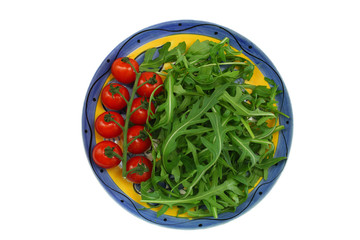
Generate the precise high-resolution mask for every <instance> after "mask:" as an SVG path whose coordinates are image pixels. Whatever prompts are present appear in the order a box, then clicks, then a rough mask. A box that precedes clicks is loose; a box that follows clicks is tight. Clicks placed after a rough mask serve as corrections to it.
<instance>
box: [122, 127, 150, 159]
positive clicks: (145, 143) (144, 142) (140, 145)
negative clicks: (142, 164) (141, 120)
mask: <svg viewBox="0 0 360 240" xmlns="http://www.w3.org/2000/svg"><path fill="white" fill-rule="evenodd" d="M142 130H144V126H140V125H135V126H132V127H131V128H129V129H128V134H127V142H128V143H129V142H130V141H131V140H133V138H135V137H137V136H138V135H140V131H142ZM150 146H151V141H150V139H149V137H148V135H147V134H146V133H145V134H143V133H141V135H140V137H139V138H137V139H136V140H134V141H133V142H132V143H131V144H130V145H129V147H128V151H129V152H131V153H134V154H139V153H143V152H145V151H146V150H147V149H148V148H149V147H150Z"/></svg>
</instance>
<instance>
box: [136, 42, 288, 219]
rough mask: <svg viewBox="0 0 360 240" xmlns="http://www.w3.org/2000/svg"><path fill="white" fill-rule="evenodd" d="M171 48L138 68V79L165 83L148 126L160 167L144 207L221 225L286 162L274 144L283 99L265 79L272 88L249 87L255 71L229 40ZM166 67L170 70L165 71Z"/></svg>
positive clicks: (146, 187)
mask: <svg viewBox="0 0 360 240" xmlns="http://www.w3.org/2000/svg"><path fill="white" fill-rule="evenodd" d="M170 46H171V43H170V42H168V43H166V44H164V45H163V46H162V47H161V48H159V49H157V48H152V49H149V50H147V51H146V53H145V56H144V62H143V63H142V64H141V65H140V71H152V72H158V73H159V72H160V71H161V73H162V74H165V75H166V78H165V81H164V88H165V91H164V93H163V94H162V95H159V96H157V98H156V104H157V106H158V107H157V111H156V114H154V115H153V117H152V118H153V120H152V121H150V122H148V123H147V128H148V130H149V131H150V132H151V138H152V143H153V147H152V155H153V159H154V162H155V163H154V167H153V170H152V177H151V178H150V179H149V180H148V181H146V182H143V183H142V184H141V197H142V200H141V201H143V202H147V203H152V204H153V205H154V204H155V205H159V204H160V205H162V208H161V210H160V211H158V216H160V215H162V214H163V213H165V211H166V210H167V209H168V208H172V207H174V206H177V207H178V208H179V211H178V214H181V213H185V212H187V213H188V214H189V215H190V216H192V217H205V216H213V217H215V218H217V217H218V214H220V213H223V212H228V211H235V209H236V207H237V206H239V205H240V204H241V203H243V202H244V201H245V200H246V199H247V196H248V190H249V189H251V188H252V187H254V186H255V184H256V182H257V181H258V180H259V178H261V177H263V178H265V179H266V178H267V175H268V169H269V168H270V167H271V166H272V165H274V164H276V163H277V162H279V161H281V160H283V159H284V157H281V158H274V157H273V155H274V144H273V142H272V137H273V133H275V132H277V131H280V130H281V129H283V128H284V127H283V126H277V125H276V124H273V125H269V121H272V122H274V123H276V122H277V119H278V116H279V114H282V113H281V112H279V111H278V109H277V107H276V103H277V101H276V100H275V97H276V95H277V94H278V93H280V91H278V89H277V86H276V84H275V83H274V82H273V81H272V80H270V79H267V78H265V80H266V81H267V82H268V83H269V84H270V85H272V87H271V88H268V87H266V86H255V85H250V84H246V81H247V80H250V78H251V77H252V75H253V70H254V65H253V64H252V63H251V62H250V61H248V60H247V59H244V58H242V57H241V56H239V55H240V54H241V52H238V51H236V50H234V49H232V48H231V47H230V45H229V39H228V38H225V39H223V40H222V41H221V42H219V43H215V42H212V41H203V42H200V41H199V40H197V41H196V42H195V43H194V44H192V45H191V46H190V47H189V48H188V49H187V48H186V44H185V42H182V43H180V44H178V45H177V46H176V47H174V48H172V49H171V50H169V48H170ZM186 49H187V50H186ZM155 54H158V56H157V57H155ZM166 63H168V64H170V66H171V67H170V68H168V69H167V70H163V69H162V68H163V66H164V64H166ZM150 101H152V99H150ZM155 159H157V161H155Z"/></svg>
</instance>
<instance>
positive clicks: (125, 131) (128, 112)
mask: <svg viewBox="0 0 360 240" xmlns="http://www.w3.org/2000/svg"><path fill="white" fill-rule="evenodd" d="M128 63H129V64H130V66H131V68H132V69H133V71H134V72H135V74H136V79H135V82H134V86H133V90H132V93H131V96H130V99H129V101H128V104H127V108H126V119H125V124H124V130H123V138H124V140H123V156H124V160H123V161H122V162H123V170H122V176H123V177H124V178H126V176H127V175H128V171H126V164H127V154H128V147H129V145H130V143H131V142H130V143H128V142H127V133H128V129H129V123H130V116H131V114H132V112H131V106H132V104H133V101H134V98H135V94H136V91H137V90H138V86H137V85H138V83H139V79H140V76H141V73H140V72H138V71H136V69H135V67H134V66H133V65H132V64H131V62H130V61H129V62H128Z"/></svg>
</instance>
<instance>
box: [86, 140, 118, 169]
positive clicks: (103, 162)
mask: <svg viewBox="0 0 360 240" xmlns="http://www.w3.org/2000/svg"><path fill="white" fill-rule="evenodd" d="M107 147H110V148H111V149H112V151H113V152H114V153H116V154H117V155H119V156H122V151H121V148H120V147H119V145H117V144H116V143H114V142H111V141H102V142H99V143H98V144H96V145H95V147H94V149H93V151H92V157H93V160H94V162H95V163H96V164H97V165H98V166H99V167H102V168H112V167H116V166H117V165H119V163H120V162H121V160H120V159H119V158H118V157H116V156H113V157H111V158H109V157H108V156H106V155H105V149H106V148H107ZM116 154H113V155H116Z"/></svg>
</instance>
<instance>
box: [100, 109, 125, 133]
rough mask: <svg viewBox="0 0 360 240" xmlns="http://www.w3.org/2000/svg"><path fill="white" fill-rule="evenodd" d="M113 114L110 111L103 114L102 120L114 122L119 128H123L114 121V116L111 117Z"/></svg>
mask: <svg viewBox="0 0 360 240" xmlns="http://www.w3.org/2000/svg"><path fill="white" fill-rule="evenodd" d="M113 116H114V115H113V114H111V113H108V114H106V115H105V116H104V121H105V122H114V123H115V124H116V125H118V126H119V127H120V128H121V129H123V128H124V127H123V126H122V125H121V124H120V123H119V122H118V121H116V120H115V119H114V118H113Z"/></svg>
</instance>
